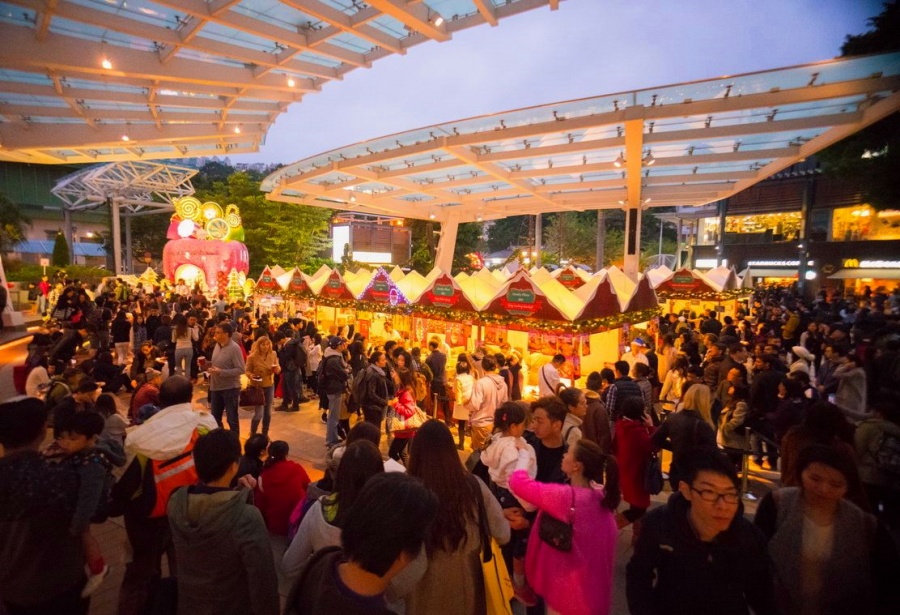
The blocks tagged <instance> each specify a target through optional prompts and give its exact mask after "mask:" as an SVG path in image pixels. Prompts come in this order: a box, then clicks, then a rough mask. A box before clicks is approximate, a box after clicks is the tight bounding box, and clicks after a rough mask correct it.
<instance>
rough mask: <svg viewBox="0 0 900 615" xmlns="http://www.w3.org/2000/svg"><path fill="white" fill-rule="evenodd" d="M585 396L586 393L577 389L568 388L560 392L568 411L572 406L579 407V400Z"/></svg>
mask: <svg viewBox="0 0 900 615" xmlns="http://www.w3.org/2000/svg"><path fill="white" fill-rule="evenodd" d="M583 396H584V391H582V390H581V389H576V388H575V387H568V388H566V389H563V390H562V391H560V392H559V398H560V399H561V400H562V402H563V403H564V404H565V405H566V408H567V409H568V408H569V407H571V406H577V405H578V400H579V399H581V398H582V397H583Z"/></svg>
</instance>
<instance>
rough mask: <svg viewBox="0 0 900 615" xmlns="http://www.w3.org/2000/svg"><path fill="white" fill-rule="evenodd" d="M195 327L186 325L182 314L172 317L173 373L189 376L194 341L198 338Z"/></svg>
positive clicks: (185, 319) (198, 333)
mask: <svg viewBox="0 0 900 615" xmlns="http://www.w3.org/2000/svg"><path fill="white" fill-rule="evenodd" d="M199 336H200V332H199V331H198V330H197V327H191V326H189V325H188V321H187V318H186V317H185V316H184V314H177V315H176V316H175V318H173V319H172V343H173V344H175V375H177V376H184V377H185V378H190V377H191V359H193V358H194V342H196V341H197V340H198V339H199Z"/></svg>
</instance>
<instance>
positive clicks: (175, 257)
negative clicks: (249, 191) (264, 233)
mask: <svg viewBox="0 0 900 615" xmlns="http://www.w3.org/2000/svg"><path fill="white" fill-rule="evenodd" d="M174 204H175V213H174V214H173V215H172V220H171V224H169V230H168V233H167V235H166V236H167V237H168V239H169V242H168V243H167V244H166V247H165V248H164V249H163V273H164V275H165V276H166V278H167V279H169V280H170V281H171V282H173V283H177V282H178V280H180V279H183V280H184V281H185V282H186V283H187V284H188V285H189V286H193V285H194V284H195V283H196V282H200V283H201V286H202V285H205V286H207V287H208V288H209V289H210V290H211V291H212V292H217V291H219V290H221V291H224V290H225V288H226V285H227V283H228V276H229V274H230V273H232V271H234V272H236V273H237V274H243V275H246V274H247V272H248V271H249V270H250V257H249V255H248V254H247V246H245V245H244V244H243V243H242V242H243V240H244V227H243V223H242V221H241V214H240V211H238V208H237V206H236V205H228V206H227V207H226V208H225V210H224V211H223V210H222V208H221V207H220V206H219V204H218V203H213V202H212V201H207V202H206V203H200V201H199V200H197V199H196V198H194V197H192V196H188V197H183V198H180V199H177V200H176V201H175V203H174Z"/></svg>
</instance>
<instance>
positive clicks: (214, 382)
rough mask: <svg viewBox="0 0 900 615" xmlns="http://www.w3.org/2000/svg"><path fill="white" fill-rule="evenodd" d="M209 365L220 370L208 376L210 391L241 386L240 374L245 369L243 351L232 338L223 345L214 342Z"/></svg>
mask: <svg viewBox="0 0 900 615" xmlns="http://www.w3.org/2000/svg"><path fill="white" fill-rule="evenodd" d="M210 365H211V366H212V367H218V368H219V370H221V371H219V372H218V373H216V374H212V376H211V377H210V379H209V390H210V391H225V390H227V389H240V388H241V374H243V373H244V369H245V365H244V353H242V352H241V347H240V346H238V345H237V344H236V343H235V342H234V341H233V340H232V341H230V342H228V343H227V344H226V345H224V346H220V345H218V344H216V347H215V348H214V349H213V354H212V361H211V362H210Z"/></svg>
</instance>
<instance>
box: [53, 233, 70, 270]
mask: <svg viewBox="0 0 900 615" xmlns="http://www.w3.org/2000/svg"><path fill="white" fill-rule="evenodd" d="M50 263H51V264H52V265H53V266H54V267H67V266H68V265H69V242H68V241H66V236H65V235H63V233H62V231H60V232H59V233H57V234H56V241H55V242H53V255H52V256H51V257H50Z"/></svg>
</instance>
